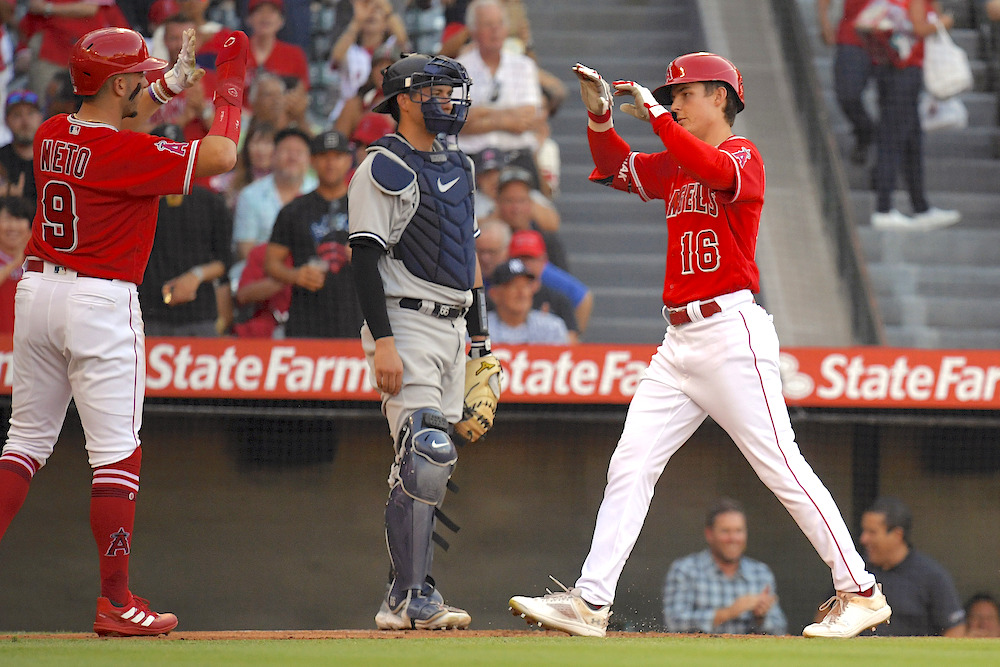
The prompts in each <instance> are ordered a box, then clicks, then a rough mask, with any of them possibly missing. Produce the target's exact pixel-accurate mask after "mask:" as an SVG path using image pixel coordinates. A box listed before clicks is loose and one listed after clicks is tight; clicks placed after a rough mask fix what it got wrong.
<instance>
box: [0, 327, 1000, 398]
mask: <svg viewBox="0 0 1000 667" xmlns="http://www.w3.org/2000/svg"><path fill="white" fill-rule="evenodd" d="M655 351H656V348H655V347H654V346H652V345H606V344H581V345H575V346H568V347H564V346H549V345H519V346H502V345H501V346H497V347H496V348H495V349H494V352H495V354H496V356H497V357H498V358H499V359H500V361H501V363H502V364H503V367H504V394H503V398H502V402H510V403H551V404H560V403H573V404H588V403H589V404H624V403H628V401H629V400H630V399H631V398H632V395H633V394H634V393H635V389H636V386H637V385H638V383H639V381H640V380H641V379H642V375H643V371H644V370H645V368H646V365H647V363H648V362H649V359H650V357H651V356H652V355H653V353H654V352H655ZM12 362H13V345H12V341H11V338H10V337H6V338H4V339H0V393H7V394H9V393H10V391H11V383H12V365H13V364H12ZM26 372H29V373H30V370H27V371H26ZM369 375H370V374H369V369H368V364H367V363H366V361H365V357H364V353H363V352H362V350H361V344H360V342H359V341H354V340H306V339H288V340H280V341H278V340H250V339H234V338H147V339H146V395H147V396H154V397H155V396H161V397H173V398H192V399H197V398H266V399H298V400H372V401H375V400H378V396H377V394H376V393H375V391H373V390H372V389H371V385H370V382H369ZM781 377H782V384H783V391H784V394H785V399H786V401H787V402H788V404H789V405H797V406H802V407H865V408H893V407H897V408H961V409H986V410H993V409H998V408H1000V398H998V385H1000V351H996V350H962V351H955V350H916V349H901V348H887V347H849V348H788V349H785V350H784V351H783V352H782V354H781Z"/></svg>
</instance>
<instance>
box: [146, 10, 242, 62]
mask: <svg viewBox="0 0 1000 667" xmlns="http://www.w3.org/2000/svg"><path fill="white" fill-rule="evenodd" d="M177 7H178V11H177V13H178V14H181V15H182V16H184V17H185V18H188V19H190V20H191V21H192V22H193V23H194V25H195V30H196V31H197V45H198V53H197V55H196V57H195V59H196V60H197V62H198V66H199V67H204V68H205V69H206V70H209V71H214V70H215V54H216V51H217V49H211V48H205V47H207V46H208V45H209V44H210V43H211V42H212V41H213V38H215V37H216V35H220V34H225V33H228V32H229V31H228V30H223V28H225V27H226V26H224V25H223V24H222V23H219V22H218V21H213V20H211V19H209V18H208V16H207V11H208V9H209V0H177ZM150 41H151V46H150V55H152V56H154V57H157V58H163V59H164V60H166V59H167V58H168V57H169V55H170V53H169V51H167V49H166V47H165V46H164V45H163V29H162V27H161V28H158V29H156V30H154V31H153V38H152V39H151V40H150Z"/></svg>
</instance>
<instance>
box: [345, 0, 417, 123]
mask: <svg viewBox="0 0 1000 667" xmlns="http://www.w3.org/2000/svg"><path fill="white" fill-rule="evenodd" d="M407 43H408V42H407V37H406V30H405V28H404V27H403V23H402V20H401V19H400V18H399V16H398V15H397V14H396V13H395V12H393V10H392V5H391V4H389V2H388V0H357V1H356V2H354V4H353V16H352V18H351V22H350V23H348V24H347V27H346V28H344V31H343V32H342V33H341V34H340V37H338V38H337V41H336V42H334V44H333V49H332V50H331V51H330V66H331V67H332V68H334V69H336V70H337V72H338V73H339V75H340V97H339V99H338V100H337V104H336V106H334V108H333V111H331V112H330V118H331V119H334V120H335V119H336V118H337V117H339V116H340V112H341V110H342V109H343V107H344V104H346V102H347V100H349V99H351V98H352V97H354V96H355V95H357V94H358V90H359V89H360V88H361V87H362V86H363V85H364V84H365V81H367V80H368V77H369V75H370V74H371V71H372V67H373V63H372V60H373V56H374V54H375V51H377V50H379V49H380V48H382V49H386V48H388V49H403V48H404V47H405V46H406V45H407Z"/></svg>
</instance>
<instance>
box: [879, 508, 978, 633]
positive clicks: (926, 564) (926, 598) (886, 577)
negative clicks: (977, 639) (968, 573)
mask: <svg viewBox="0 0 1000 667" xmlns="http://www.w3.org/2000/svg"><path fill="white" fill-rule="evenodd" d="M911 524H912V517H911V514H910V510H909V508H908V507H907V506H906V505H905V504H904V503H903V501H901V500H900V499H898V498H892V497H884V498H879V499H877V500H876V501H875V503H874V504H873V505H872V506H871V507H870V508H869V509H868V510H867V511H866V512H865V513H864V514H863V515H862V516H861V545H862V546H863V547H864V551H865V553H864V556H865V564H866V566H867V569H868V571H869V572H871V573H872V574H874V575H875V578H876V579H878V581H879V583H880V584H881V585H882V592H883V593H884V594H885V597H886V598H887V599H888V600H889V602H890V603H891V604H892V621H891V622H890V623H889V624H888V625H883V626H879V628H878V631H877V634H879V635H894V636H926V635H943V636H945V637H962V636H964V633H965V611H964V609H963V608H962V603H961V601H960V599H959V597H958V591H956V590H955V584H954V583H953V582H952V579H951V576H950V575H949V574H948V572H947V571H946V570H945V569H944V567H942V566H941V565H940V564H939V563H938V562H937V561H935V560H934V559H932V558H931V557H930V556H927V555H926V554H924V553H921V552H919V551H917V550H916V549H914V548H913V546H912V545H911V544H910V526H911ZM865 634H871V632H870V631H868V632H866V633H865Z"/></svg>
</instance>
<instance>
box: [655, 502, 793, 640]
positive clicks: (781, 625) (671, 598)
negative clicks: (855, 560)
mask: <svg viewBox="0 0 1000 667" xmlns="http://www.w3.org/2000/svg"><path fill="white" fill-rule="evenodd" d="M705 541H706V542H708V549H706V550H704V551H699V552H698V553H694V554H691V555H689V556H685V557H683V558H678V559H677V560H675V561H674V562H673V563H672V564H671V566H670V571H669V572H668V573H667V581H666V585H665V586H664V589H663V619H664V625H665V626H666V629H667V631H668V632H705V633H713V634H734V635H746V634H768V635H783V634H786V630H787V625H788V623H787V621H786V620H785V614H784V613H783V612H782V611H781V607H780V606H779V605H778V596H777V591H776V588H775V582H774V574H773V573H772V572H771V568H769V567H768V566H767V565H765V564H764V563H761V562H760V561H757V560H754V559H752V558H747V557H746V556H744V555H743V552H744V551H746V546H747V522H746V515H745V514H744V512H743V507H742V506H741V505H740V504H739V503H738V502H736V501H735V500H731V499H729V498H723V499H721V500H719V501H718V502H717V503H716V504H715V505H714V506H713V507H712V508H711V509H710V510H709V512H708V515H707V516H706V518H705Z"/></svg>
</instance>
